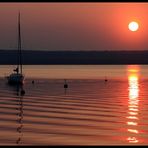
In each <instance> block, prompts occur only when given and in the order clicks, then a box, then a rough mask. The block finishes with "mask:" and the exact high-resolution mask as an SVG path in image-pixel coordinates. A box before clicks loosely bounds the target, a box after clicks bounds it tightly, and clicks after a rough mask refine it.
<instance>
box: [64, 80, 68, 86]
mask: <svg viewBox="0 0 148 148" xmlns="http://www.w3.org/2000/svg"><path fill="white" fill-rule="evenodd" d="M64 88H68V84H67V83H66V80H65V84H64Z"/></svg>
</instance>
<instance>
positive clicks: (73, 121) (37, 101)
mask: <svg viewBox="0 0 148 148" xmlns="http://www.w3.org/2000/svg"><path fill="white" fill-rule="evenodd" d="M126 70H127V79H121V80H120V79H118V80H116V79H111V78H109V79H108V81H106V82H105V81H104V79H68V80H67V83H68V88H67V89H65V88H64V87H63V85H64V80H63V79H47V78H44V79H43V78H40V79H39V78H36V79H34V80H35V83H34V84H32V78H26V81H25V84H24V86H23V88H20V87H17V86H16V87H14V86H9V85H7V83H6V80H5V79H4V78H1V79H0V80H1V81H0V131H1V132H0V145H135V144H137V145H143V144H145V145H146V144H148V80H147V78H145V79H141V77H140V74H139V72H138V71H139V69H138V70H137V69H134V68H129V67H128V68H127V69H126ZM21 89H23V90H25V95H21V94H20V91H21Z"/></svg>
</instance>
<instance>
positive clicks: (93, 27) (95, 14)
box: [0, 2, 148, 51]
mask: <svg viewBox="0 0 148 148" xmlns="http://www.w3.org/2000/svg"><path fill="white" fill-rule="evenodd" d="M18 10H20V12H21V31H22V48H23V49H24V50H87V51H88V50H90V51H92V50H148V3H129V2H128V3H125V2H124V3H119V2H118V3H117V2H116V3H115V2H114V3H109V2H108V3H107V2H106V3H99V2H98V3H50V2H48V3H0V49H15V48H17V17H18ZM131 21H136V22H137V23H138V24H139V29H138V30H137V31H135V32H132V31H130V30H129V29H128V24H129V23H130V22H131Z"/></svg>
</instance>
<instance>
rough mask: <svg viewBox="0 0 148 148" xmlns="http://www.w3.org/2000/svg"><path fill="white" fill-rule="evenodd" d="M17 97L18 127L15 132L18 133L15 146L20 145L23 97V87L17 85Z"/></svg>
mask: <svg viewBox="0 0 148 148" xmlns="http://www.w3.org/2000/svg"><path fill="white" fill-rule="evenodd" d="M16 92H17V96H18V99H19V100H18V105H19V106H18V108H17V110H18V120H17V121H18V127H17V132H18V133H19V136H18V139H17V140H16V144H20V143H21V140H22V136H23V133H22V128H23V96H24V92H25V91H24V89H23V86H20V85H17V89H16Z"/></svg>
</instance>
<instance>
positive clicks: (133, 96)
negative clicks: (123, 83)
mask: <svg viewBox="0 0 148 148" xmlns="http://www.w3.org/2000/svg"><path fill="white" fill-rule="evenodd" d="M138 80H139V76H138V69H137V68H135V69H134V68H132V67H131V68H130V67H128V91H129V94H128V95H129V98H128V116H127V119H128V121H127V125H128V127H129V128H128V129H127V131H128V132H129V133H130V135H131V134H132V136H129V137H128V138H127V140H128V142H129V143H138V142H139V140H138V138H136V136H137V134H138V133H139V131H138V130H137V129H136V126H137V125H138V111H139V109H138V105H139V81H138Z"/></svg>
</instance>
